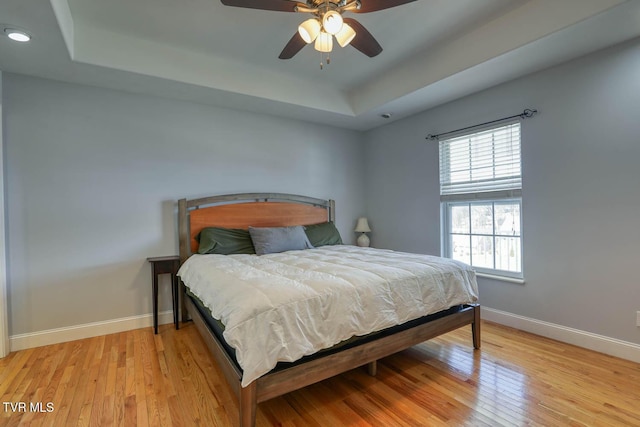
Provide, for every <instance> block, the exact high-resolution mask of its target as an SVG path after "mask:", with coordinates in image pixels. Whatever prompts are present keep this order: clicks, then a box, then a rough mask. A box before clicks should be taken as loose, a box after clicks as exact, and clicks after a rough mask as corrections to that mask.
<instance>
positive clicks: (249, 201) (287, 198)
mask: <svg viewBox="0 0 640 427" xmlns="http://www.w3.org/2000/svg"><path fill="white" fill-rule="evenodd" d="M326 221H335V203H334V201H333V200H323V199H316V198H313V197H306V196H298V195H295V194H281V193H243V194H226V195H221V196H212V197H205V198H201V199H193V200H187V199H181V200H179V201H178V233H179V240H180V261H181V262H184V261H185V260H186V259H187V258H189V257H190V256H191V254H193V253H195V252H196V251H197V249H198V243H197V242H196V240H195V237H196V236H197V235H198V233H200V231H201V230H202V229H203V228H205V227H225V228H242V229H248V228H249V227H250V226H252V227H285V226H290V225H310V224H318V223H321V222H326Z"/></svg>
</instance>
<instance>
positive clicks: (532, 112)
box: [425, 108, 538, 141]
mask: <svg viewBox="0 0 640 427" xmlns="http://www.w3.org/2000/svg"><path fill="white" fill-rule="evenodd" d="M537 112H538V110H536V109H535V108H534V109H530V108H526V109H525V110H524V111H523V112H522V113H520V114H516V115H515V116H509V117H503V118H501V119H497V120H491V121H490V122H485V123H480V124H479V125H473V126H467V127H466V128H461V129H456V130H451V131H449V132H443V133H439V134H437V135H431V134H429V135H427V137H426V138H425V139H430V140H432V141H433V140H434V139H438V138H440V137H441V136H444V135H449V134H451V133H455V132H460V131H463V130H468V129H474V128H477V127H480V126H485V125H490V124H492V123H498V122H502V121H504V120H509V119H515V118H516V117H520V118H521V119H528V118H530V117H533V116H534V115H535V114H536V113H537Z"/></svg>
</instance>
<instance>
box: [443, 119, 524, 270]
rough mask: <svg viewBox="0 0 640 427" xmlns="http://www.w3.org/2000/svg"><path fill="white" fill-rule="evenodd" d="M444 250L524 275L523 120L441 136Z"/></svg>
mask: <svg viewBox="0 0 640 427" xmlns="http://www.w3.org/2000/svg"><path fill="white" fill-rule="evenodd" d="M440 201H441V204H442V217H443V221H442V224H443V227H442V249H443V251H442V252H443V254H444V256H447V257H449V258H453V259H456V260H459V261H462V262H465V263H467V264H470V265H472V266H473V267H475V268H476V270H477V271H478V272H479V273H488V274H493V275H499V276H508V277H514V278H522V232H521V230H522V173H521V160H520V123H519V122H511V123H507V124H504V123H503V124H502V125H500V126H499V127H493V128H488V129H486V128H485V129H482V130H479V131H476V132H475V133H471V134H469V133H467V134H464V135H460V134H458V135H455V136H453V137H449V138H448V139H446V140H441V141H440Z"/></svg>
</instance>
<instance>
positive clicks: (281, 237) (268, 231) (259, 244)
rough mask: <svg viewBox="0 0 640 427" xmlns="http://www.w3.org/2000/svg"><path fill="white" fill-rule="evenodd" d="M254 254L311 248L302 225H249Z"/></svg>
mask: <svg viewBox="0 0 640 427" xmlns="http://www.w3.org/2000/svg"><path fill="white" fill-rule="evenodd" d="M249 234H250V235H251V240H252V241H253V247H254V248H255V249H256V254H258V255H265V254H273V253H278V252H284V251H294V250H301V249H313V246H312V245H311V243H310V242H309V238H308V237H307V235H306V234H305V232H304V227H302V226H301V225H296V226H293V227H265V228H255V227H249Z"/></svg>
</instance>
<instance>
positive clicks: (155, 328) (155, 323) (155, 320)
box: [153, 271, 158, 334]
mask: <svg viewBox="0 0 640 427" xmlns="http://www.w3.org/2000/svg"><path fill="white" fill-rule="evenodd" d="M153 331H154V333H156V334H157V333H158V275H157V274H156V272H155V271H154V272H153Z"/></svg>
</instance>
